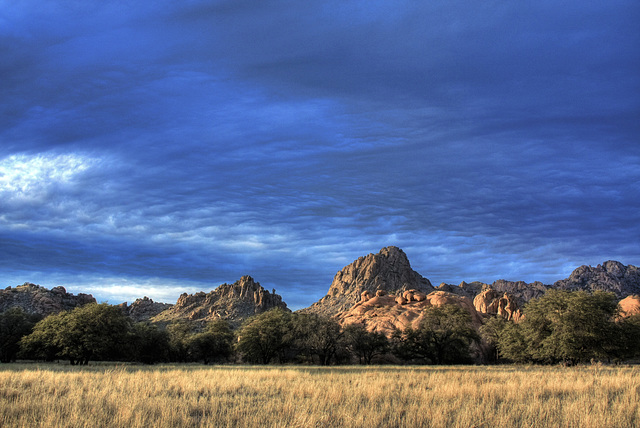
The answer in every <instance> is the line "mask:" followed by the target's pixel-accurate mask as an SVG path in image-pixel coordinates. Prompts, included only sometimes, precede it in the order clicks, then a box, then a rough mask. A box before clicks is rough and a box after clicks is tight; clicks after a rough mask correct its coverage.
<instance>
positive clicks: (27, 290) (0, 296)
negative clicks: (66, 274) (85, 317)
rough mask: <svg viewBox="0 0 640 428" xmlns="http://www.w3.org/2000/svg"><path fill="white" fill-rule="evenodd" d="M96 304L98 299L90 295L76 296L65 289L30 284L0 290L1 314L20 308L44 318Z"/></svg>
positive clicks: (80, 294) (81, 294)
mask: <svg viewBox="0 0 640 428" xmlns="http://www.w3.org/2000/svg"><path fill="white" fill-rule="evenodd" d="M95 302H96V299H95V298H94V297H93V296H92V295H90V294H83V293H79V294H78V295H74V294H72V293H67V290H66V289H65V288H64V287H53V288H52V289H51V290H49V289H47V288H44V287H41V286H39V285H36V284H31V283H29V282H25V283H24V284H23V285H19V286H17V287H7V288H5V289H4V290H0V312H4V311H6V310H7V309H10V308H13V307H19V308H21V309H22V310H23V311H24V312H26V313H28V314H36V315H40V316H43V317H44V316H47V315H51V314H55V313H57V312H61V311H69V310H72V309H74V308H76V307H78V306H83V305H86V304H87V303H95Z"/></svg>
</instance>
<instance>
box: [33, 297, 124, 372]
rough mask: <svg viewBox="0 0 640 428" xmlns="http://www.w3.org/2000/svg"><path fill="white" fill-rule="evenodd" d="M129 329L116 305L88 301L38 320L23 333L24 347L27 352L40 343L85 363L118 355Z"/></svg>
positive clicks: (70, 359) (60, 354) (72, 362)
mask: <svg viewBox="0 0 640 428" xmlns="http://www.w3.org/2000/svg"><path fill="white" fill-rule="evenodd" d="M51 317H53V318H52V319H51V320H49V318H51ZM129 329H130V321H129V319H128V318H127V317H126V316H125V315H124V314H123V313H122V311H121V310H120V309H119V308H117V307H115V306H110V305H108V304H106V303H102V304H97V303H90V304H88V305H84V306H81V307H78V308H75V309H74V310H73V311H71V312H62V313H60V314H57V315H51V316H49V317H47V318H45V319H44V320H42V321H40V322H39V323H38V324H36V325H35V327H34V331H33V333H31V334H30V335H29V336H27V337H25V339H24V347H25V351H26V352H29V351H33V350H34V346H39V345H40V344H42V345H43V346H44V347H45V348H46V349H47V351H48V352H51V351H55V352H56V355H57V356H58V357H61V358H67V359H69V362H70V363H71V364H72V365H75V364H85V365H86V364H88V362H89V361H90V360H94V359H97V358H100V359H114V358H118V357H121V356H122V351H123V350H125V349H126V344H127V336H128V333H129ZM49 357H50V355H46V358H49Z"/></svg>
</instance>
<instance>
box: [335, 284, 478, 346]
mask: <svg viewBox="0 0 640 428" xmlns="http://www.w3.org/2000/svg"><path fill="white" fill-rule="evenodd" d="M362 294H363V296H362V297H363V298H362V300H360V301H359V302H358V303H356V304H355V305H354V306H353V307H352V308H350V309H349V310H347V311H344V312H341V313H339V314H337V315H336V316H335V318H336V320H338V322H339V323H340V325H342V326H343V327H345V326H347V325H351V324H363V325H364V326H365V328H366V329H367V330H368V331H376V332H380V333H383V334H385V335H386V336H387V337H391V335H393V333H394V331H396V330H400V331H403V330H406V329H407V328H409V327H411V328H417V327H418V325H419V324H420V322H421V321H422V319H423V314H424V310H425V308H427V307H430V306H435V307H441V306H443V305H447V304H454V305H458V306H460V307H462V308H463V309H465V310H466V311H467V312H468V313H469V315H470V316H471V320H472V323H473V325H474V326H476V327H479V326H480V325H481V324H482V318H481V317H480V315H478V313H477V312H476V310H475V308H474V307H473V303H472V302H471V300H470V299H469V298H468V297H465V296H460V295H456V294H453V293H449V292H446V291H442V290H437V291H432V292H431V293H429V294H424V293H422V292H419V291H416V290H407V291H405V292H404V293H402V295H400V294H398V295H396V296H394V295H388V294H386V293H381V294H380V295H377V296H371V293H370V292H369V291H364V292H363V293H362Z"/></svg>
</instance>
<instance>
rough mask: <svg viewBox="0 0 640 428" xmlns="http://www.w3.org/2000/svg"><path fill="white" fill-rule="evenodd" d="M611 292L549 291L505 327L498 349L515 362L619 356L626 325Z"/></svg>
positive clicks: (552, 361)
mask: <svg viewBox="0 0 640 428" xmlns="http://www.w3.org/2000/svg"><path fill="white" fill-rule="evenodd" d="M618 312H619V308H618V303H617V299H616V296H615V295H614V294H613V293H606V292H601V291H596V292H594V293H593V294H590V293H587V292H586V291H566V290H549V291H547V292H546V293H545V294H544V296H542V297H540V298H538V299H533V300H531V301H529V303H527V305H526V306H525V308H524V320H523V321H522V322H520V323H519V324H517V325H510V326H509V327H508V328H505V329H504V330H503V332H502V334H501V337H500V340H499V345H498V347H499V349H500V353H501V354H502V355H503V356H504V357H506V358H508V359H510V360H512V361H516V362H524V361H533V362H539V363H558V362H566V363H571V364H575V363H578V362H588V361H591V360H608V359H611V358H614V357H616V356H617V355H621V352H620V350H621V346H622V345H623V343H622V341H621V337H622V336H623V334H622V333H623V329H624V328H628V326H629V324H625V323H617V322H616V320H617V318H618Z"/></svg>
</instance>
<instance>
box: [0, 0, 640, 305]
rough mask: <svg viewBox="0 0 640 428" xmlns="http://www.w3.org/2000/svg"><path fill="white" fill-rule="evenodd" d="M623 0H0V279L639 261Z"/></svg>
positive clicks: (106, 284)
mask: <svg viewBox="0 0 640 428" xmlns="http://www.w3.org/2000/svg"><path fill="white" fill-rule="evenodd" d="M638 22H640V3H638V2H637V1H636V0H630V1H617V0H612V1H607V2H601V1H585V0H582V1H565V2H557V1H536V2H510V1H483V2H478V1H471V0H467V1H455V0H454V1H428V2H414V1H393V2H389V1H371V0H367V1H348V0H340V1H335V2H333V1H322V2H305V1H265V0H259V1H258V0H256V1H250V0H246V1H244V0H243V1H240V0H232V1H178V2H176V1H168V0H164V1H163V0H155V1H139V2H125V1H106V2H78V1H64V0H62V1H60V0H57V1H46V0H37V1H36V0H25V1H19V2H2V3H0V285H2V286H7V285H12V286H13V285H17V284H21V283H23V282H25V281H30V282H36V283H40V284H41V285H43V286H46V287H49V288H50V287H53V286H56V285H64V286H66V287H67V288H68V289H69V290H71V291H73V292H80V291H84V292H90V293H93V294H94V295H95V296H96V297H97V298H98V299H99V300H108V301H109V302H111V303H119V302H121V301H125V300H128V301H132V300H133V299H135V298H136V297H142V296H143V295H148V296H149V297H151V298H153V299H155V300H160V301H166V302H170V303H173V302H175V300H176V299H177V297H178V295H179V294H180V293H181V292H183V291H187V292H195V291H199V290H204V291H209V290H211V289H213V288H215V287H216V286H218V285H219V284H221V283H223V282H233V281H235V280H237V279H239V278H240V276H242V275H246V274H248V275H252V276H253V277H254V278H255V279H256V280H257V281H259V282H260V283H261V284H262V285H263V286H265V287H266V288H268V289H271V288H273V287H275V288H276V290H277V292H278V293H279V294H281V295H282V296H283V298H284V299H285V301H286V302H287V303H288V304H289V306H290V307H293V308H300V307H305V306H308V305H309V304H311V303H312V302H314V301H315V300H317V299H318V298H320V297H322V296H323V295H324V294H325V293H326V291H327V289H328V287H329V285H330V283H331V279H332V278H333V275H334V274H335V273H336V271H338V270H339V269H340V268H342V267H343V266H344V265H346V264H348V263H350V262H351V261H352V260H354V259H355V258H357V257H359V256H362V255H366V254H367V253H370V252H377V251H378V250H379V249H380V248H382V247H385V246H387V245H396V246H399V247H401V248H403V249H404V250H405V252H406V253H407V255H408V256H409V259H410V261H411V263H412V266H413V267H414V269H416V270H417V271H419V272H420V273H421V274H422V275H424V276H426V277H427V278H429V279H430V280H431V281H432V282H433V283H435V284H438V283H440V282H442V281H445V282H449V283H459V282H460V281H462V280H466V281H473V280H482V281H486V282H492V281H494V280H496V279H499V278H504V279H510V280H526V281H533V280H541V281H544V282H548V283H551V282H554V281H556V280H558V279H561V278H564V277H566V276H568V275H569V273H570V272H571V271H572V270H573V269H574V268H575V267H577V266H579V265H581V264H592V265H595V264H598V263H601V262H603V261H605V260H609V259H615V260H619V261H621V262H623V263H625V264H636V265H637V264H638V263H639V262H640V26H639V25H638Z"/></svg>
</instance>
